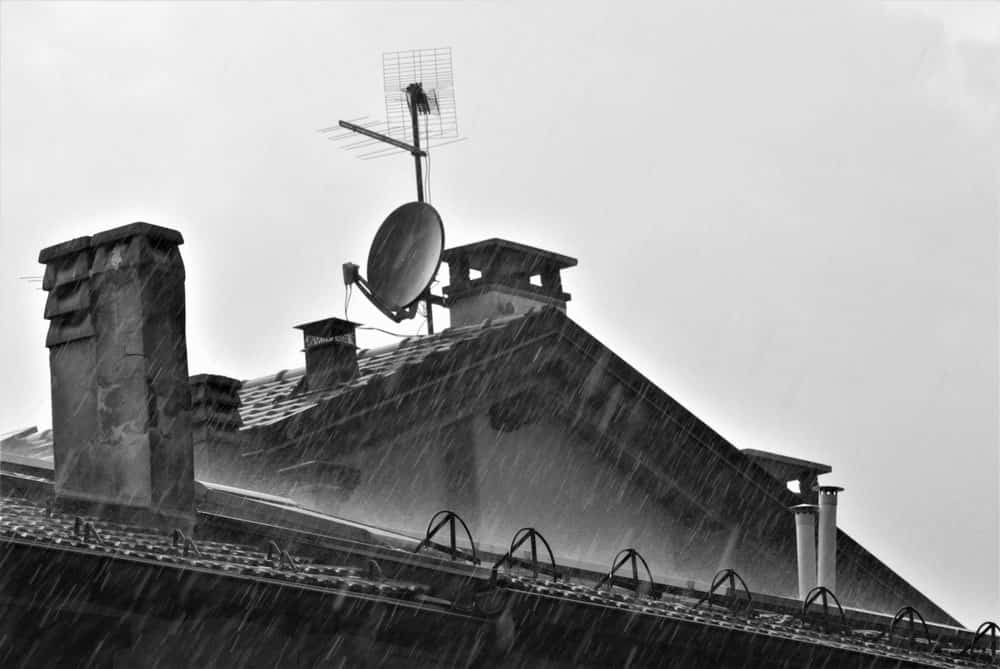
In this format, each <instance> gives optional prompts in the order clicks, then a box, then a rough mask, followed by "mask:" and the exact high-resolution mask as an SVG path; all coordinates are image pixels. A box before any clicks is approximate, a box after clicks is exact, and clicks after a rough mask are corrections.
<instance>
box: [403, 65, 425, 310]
mask: <svg viewBox="0 0 1000 669" xmlns="http://www.w3.org/2000/svg"><path fill="white" fill-rule="evenodd" d="M418 98H423V99H424V100H425V101H424V104H426V96H425V95H424V90H423V88H422V87H421V86H420V84H410V85H409V86H407V87H406V101H407V103H408V105H407V106H408V107H409V108H410V121H411V122H412V123H413V149H414V150H413V152H412V153H413V165H414V167H416V169H417V202H423V201H424V172H423V166H422V165H421V164H420V153H421V152H420V116H419V115H418V113H417V105H418V104H419V99H418ZM427 322H428V323H430V318H428V320H427Z"/></svg>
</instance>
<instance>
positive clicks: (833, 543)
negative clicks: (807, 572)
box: [817, 485, 844, 594]
mask: <svg viewBox="0 0 1000 669" xmlns="http://www.w3.org/2000/svg"><path fill="white" fill-rule="evenodd" d="M843 490H844V489H843V488H839V487H837V486H832V485H824V486H820V487H819V551H818V553H819V556H818V569H817V583H818V585H822V586H823V587H825V588H828V589H829V590H830V591H831V592H833V593H834V594H836V592H837V587H836V586H837V494H838V493H840V492H843Z"/></svg>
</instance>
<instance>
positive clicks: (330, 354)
mask: <svg viewBox="0 0 1000 669" xmlns="http://www.w3.org/2000/svg"><path fill="white" fill-rule="evenodd" d="M358 325H359V323H354V322H352V321H348V320H344V319H342V318H325V319H323V320H320V321H313V322H312V323H303V324H302V325H296V326H295V327H296V329H299V330H302V340H303V344H304V348H303V349H302V350H303V351H304V352H305V354H306V376H305V383H304V387H303V388H302V389H303V390H306V391H312V390H320V389H322V388H327V387H330V386H334V385H337V384H339V383H346V382H347V381H350V380H351V379H354V378H355V377H357V375H358V351H357V340H356V336H355V331H356V330H357V328H358Z"/></svg>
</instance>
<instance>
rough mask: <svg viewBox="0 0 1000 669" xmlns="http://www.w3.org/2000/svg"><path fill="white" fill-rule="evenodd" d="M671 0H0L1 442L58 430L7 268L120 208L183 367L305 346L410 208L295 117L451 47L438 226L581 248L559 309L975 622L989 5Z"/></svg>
mask: <svg viewBox="0 0 1000 669" xmlns="http://www.w3.org/2000/svg"><path fill="white" fill-rule="evenodd" d="M663 4H664V3H648V4H633V5H627V6H622V5H613V4H610V3H609V4H601V3H596V2H589V3H573V4H554V3H546V4H537V3H531V4H528V3H525V4H487V3H475V4H473V3H468V4H459V3H422V2H413V3H387V4H378V3H368V4H364V5H362V4H350V3H300V4H296V3H289V4H277V3H274V4H265V3H251V4H239V3H231V2H226V3H219V4H211V3H198V2H185V3H172V4H154V3H135V4H128V3H109V4H104V5H90V4H86V3H82V2H74V3H69V4H59V3H51V2H49V3H32V4H28V3H23V4H22V3H12V2H4V3H3V4H0V26H2V27H0V30H2V34H0V36H2V45H0V223H2V225H0V262H2V266H3V267H4V268H5V272H4V276H2V277H0V300H2V306H3V315H4V327H3V328H2V331H0V343H2V350H3V368H4V383H3V384H2V387H0V431H7V430H13V429H15V428H17V427H21V426H25V425H32V424H38V425H40V426H48V425H49V424H50V418H49V406H48V363H47V355H46V351H45V349H44V346H43V342H44V335H45V329H46V323H45V321H43V320H42V317H41V314H42V306H43V293H41V292H40V291H37V290H35V289H34V288H35V286H36V284H31V283H29V282H27V281H24V280H20V279H18V278H17V277H19V276H21V275H40V274H41V268H40V266H39V265H37V264H35V260H36V258H37V253H38V250H39V249H40V248H41V247H43V246H46V245H49V244H52V243H55V242H59V241H63V240H65V239H69V238H71V237H74V236H78V235H81V234H88V233H93V232H96V231H98V230H100V229H104V228H108V227H113V226H117V225H121V224H124V223H128V222H131V221H135V220H145V221H149V222H152V223H156V224H159V225H165V226H169V227H175V228H178V229H180V230H181V231H182V232H183V233H184V236H185V238H186V241H187V243H186V245H185V246H184V247H182V252H183V254H184V258H185V262H186V265H187V269H188V282H187V292H188V346H189V359H190V368H191V372H192V373H201V372H214V373H222V374H227V375H230V376H236V377H241V378H247V377H253V376H259V375H263V374H267V373H271V372H273V371H276V370H278V369H282V368H286V367H295V366H299V365H301V364H302V359H301V353H300V352H299V348H300V346H299V344H300V342H299V339H298V336H299V334H300V333H298V332H297V331H294V330H293V329H292V326H293V325H294V324H297V323H301V322H305V321H309V320H313V319H316V318H321V317H325V316H329V315H333V314H342V312H343V286H342V284H341V280H340V271H341V270H340V265H341V263H342V262H344V261H346V260H354V261H356V262H360V263H362V264H363V262H364V260H365V256H366V253H367V245H368V242H369V240H370V239H371V236H372V234H373V233H374V231H375V229H376V227H377V225H378V224H379V223H380V222H381V220H382V219H383V218H384V216H385V215H386V214H387V213H388V212H389V211H390V210H391V209H393V208H394V207H395V206H397V205H398V204H400V203H402V202H404V201H407V200H411V199H413V198H414V193H413V181H412V173H411V169H412V164H411V162H410V161H409V160H407V159H406V158H404V157H399V158H391V159H385V160H378V161H367V162H366V161H359V160H356V159H355V158H354V157H353V156H352V155H351V154H349V153H345V152H343V151H341V150H340V149H338V148H337V146H336V145H335V144H333V143H331V142H327V141H325V140H324V139H323V137H322V136H321V135H319V134H317V133H316V132H315V129H316V128H320V127H323V126H328V125H332V124H334V123H335V122H336V120H337V119H339V118H350V117H356V116H360V115H363V114H369V115H371V116H380V115H382V113H383V108H382V93H381V72H380V68H381V53H382V52H383V51H393V50H398V49H408V48H425V47H436V46H451V47H452V48H453V50H454V57H455V77H456V97H457V102H458V109H459V126H460V128H461V130H462V132H463V134H464V135H466V136H468V137H469V138H470V141H467V142H464V143H462V144H457V145H454V146H450V147H443V148H441V150H440V151H438V152H433V153H432V155H433V160H432V173H431V178H432V193H433V202H434V204H435V206H436V207H437V208H438V209H439V211H440V212H441V214H442V217H443V218H444V220H445V226H446V230H447V235H448V238H447V242H448V244H449V245H453V244H458V243H465V242H470V241H475V240H477V239H482V238H486V237H494V236H497V237H505V238H508V239H512V240H516V241H519V242H523V243H527V244H532V245H536V246H541V247H543V248H547V249H551V250H553V251H558V252H561V253H565V254H568V255H572V256H575V257H578V258H579V260H580V265H579V267H578V268H575V269H573V270H570V271H568V272H566V274H565V277H564V280H565V284H566V287H567V289H568V290H569V291H570V292H571V293H573V301H572V302H571V303H570V310H569V313H570V315H571V316H572V317H573V318H574V319H575V320H576V321H577V322H578V323H580V324H581V325H582V326H583V327H585V328H586V329H588V330H589V331H590V332H592V333H593V334H594V335H596V336H597V337H598V338H599V339H601V340H602V341H604V342H605V343H606V344H607V345H608V346H610V347H611V348H612V349H613V350H615V351H616V352H617V353H619V354H620V355H622V356H623V357H624V358H625V359H626V360H628V361H630V362H631V363H632V364H634V365H635V366H636V367H637V368H639V369H640V370H641V371H643V372H644V373H645V374H646V375H647V376H649V377H650V378H651V379H653V380H654V381H655V382H657V383H658V384H659V385H660V386H661V387H663V388H664V389H665V390H667V392H669V393H671V394H672V395H674V396H675V397H676V398H677V399H678V400H680V401H681V402H682V403H684V404H685V405H687V406H688V407H689V408H691V409H692V410H694V411H695V412H696V413H697V414H699V415H700V416H701V417H702V418H703V419H705V420H706V421H707V422H708V423H709V424H711V425H712V426H713V427H715V428H716V429H717V430H718V431H719V432H721V433H722V434H723V435H725V436H726V437H727V438H729V439H730V440H731V441H732V442H733V443H734V444H736V445H737V446H739V447H742V448H759V449H766V450H773V451H778V452H783V453H787V454H789V455H794V456H798V457H804V458H811V459H816V460H819V461H822V462H826V463H829V464H831V465H832V466H833V468H834V473H833V474H832V475H830V476H827V477H826V478H827V479H828V480H829V482H830V483H836V484H839V485H843V486H845V487H846V488H847V491H846V492H845V494H844V496H843V497H842V499H841V513H840V519H841V525H842V527H843V528H844V529H845V530H846V531H848V532H849V533H851V534H852V535H853V536H854V537H855V538H857V539H858V540H859V541H861V542H862V543H863V544H864V545H865V546H866V547H868V548H869V549H870V550H872V551H873V552H874V553H875V554H877V555H878V556H879V557H881V558H882V559H883V560H885V561H886V562H887V563H888V564H889V565H890V566H892V567H893V568H894V569H896V570H897V571H898V572H899V573H900V574H902V575H903V576H904V577H906V578H907V579H909V580H910V581H911V582H912V583H913V584H914V585H915V586H916V587H918V588H919V589H921V590H923V591H924V592H925V593H926V594H927V595H928V596H930V597H931V598H933V599H935V600H936V601H937V602H938V603H940V604H941V605H942V606H943V607H944V608H945V609H946V610H948V611H949V612H951V613H952V614H954V615H956V616H957V617H958V618H959V619H960V620H962V621H963V622H964V623H966V624H968V625H975V624H978V623H979V622H981V621H982V620H985V619H987V618H993V619H996V618H997V617H998V616H1000V585H998V581H1000V545H998V544H1000V538H998V537H1000V499H998V479H1000V463H998V411H997V407H998V401H1000V398H998V373H997V372H998V356H997V349H998V346H997V345H998V341H1000V332H998V325H997V307H998V291H997V285H998V284H997V269H998V257H997V253H998V238H997V219H998V212H1000V207H998V201H997V193H998V186H1000V179H998V169H997V168H998V158H1000V148H998V147H1000V142H998V134H1000V132H998V131H1000V122H998V110H1000V5H998V4H996V3H992V2H940V3H939V2H915V3H907V2H892V3H886V4H877V3H848V2H824V3H802V2H794V3H783V4H775V3H762V2H754V3H726V4H718V5H715V4H711V3H706V2H704V1H699V2H692V3H686V4H674V3H670V4H667V5H666V6H662V5H663ZM442 278H443V277H442ZM351 317H352V319H354V320H360V321H364V322H366V323H368V324H371V325H379V326H382V327H386V326H387V322H386V321H385V320H384V319H383V318H381V317H380V316H378V315H377V313H376V312H375V311H374V310H373V309H371V308H369V307H368V306H367V305H365V304H363V300H361V299H360V298H357V299H355V300H354V301H353V302H352V309H351ZM438 318H439V319H440V320H441V321H446V317H445V314H444V313H443V312H439V315H438ZM416 327H417V323H416V322H408V323H404V324H402V325H399V326H396V328H397V329H402V330H404V331H410V332H412V331H413V330H415V329H416ZM385 341H386V339H385V338H384V337H383V336H382V335H377V334H375V333H371V332H365V333H364V335H363V337H362V342H361V343H362V345H377V344H380V343H384V342H385Z"/></svg>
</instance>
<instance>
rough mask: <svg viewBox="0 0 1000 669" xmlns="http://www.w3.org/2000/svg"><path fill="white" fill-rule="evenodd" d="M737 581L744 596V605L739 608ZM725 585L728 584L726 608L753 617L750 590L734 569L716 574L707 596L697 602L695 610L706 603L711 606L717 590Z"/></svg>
mask: <svg viewBox="0 0 1000 669" xmlns="http://www.w3.org/2000/svg"><path fill="white" fill-rule="evenodd" d="M737 581H738V582H739V584H740V586H742V588H743V594H744V595H745V598H744V599H745V600H746V604H744V605H743V606H739V602H740V599H741V598H740V596H739V592H740V591H739V588H737V587H736V583H737ZM727 583H728V584H729V592H728V593H727V595H726V597H727V598H729V600H730V605H729V607H728V608H729V609H730V610H731V611H733V612H737V611H740V610H743V611H744V612H745V613H746V614H747V616H753V596H752V595H751V594H750V588H748V587H747V582H746V581H744V580H743V577H742V576H740V575H739V574H738V573H737V572H736V570H735V569H723V570H721V571H719V572H718V573H716V575H715V578H713V579H712V586H711V587H710V588H709V589H708V594H706V595H705V596H704V597H702V598H701V599H699V600H698V603H697V604H695V608H698V607H699V606H701V605H702V604H704V603H705V602H708V605H709V606H712V597H713V596H714V595H715V593H716V591H717V590H719V589H720V588H722V586H723V585H725V584H727Z"/></svg>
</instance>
